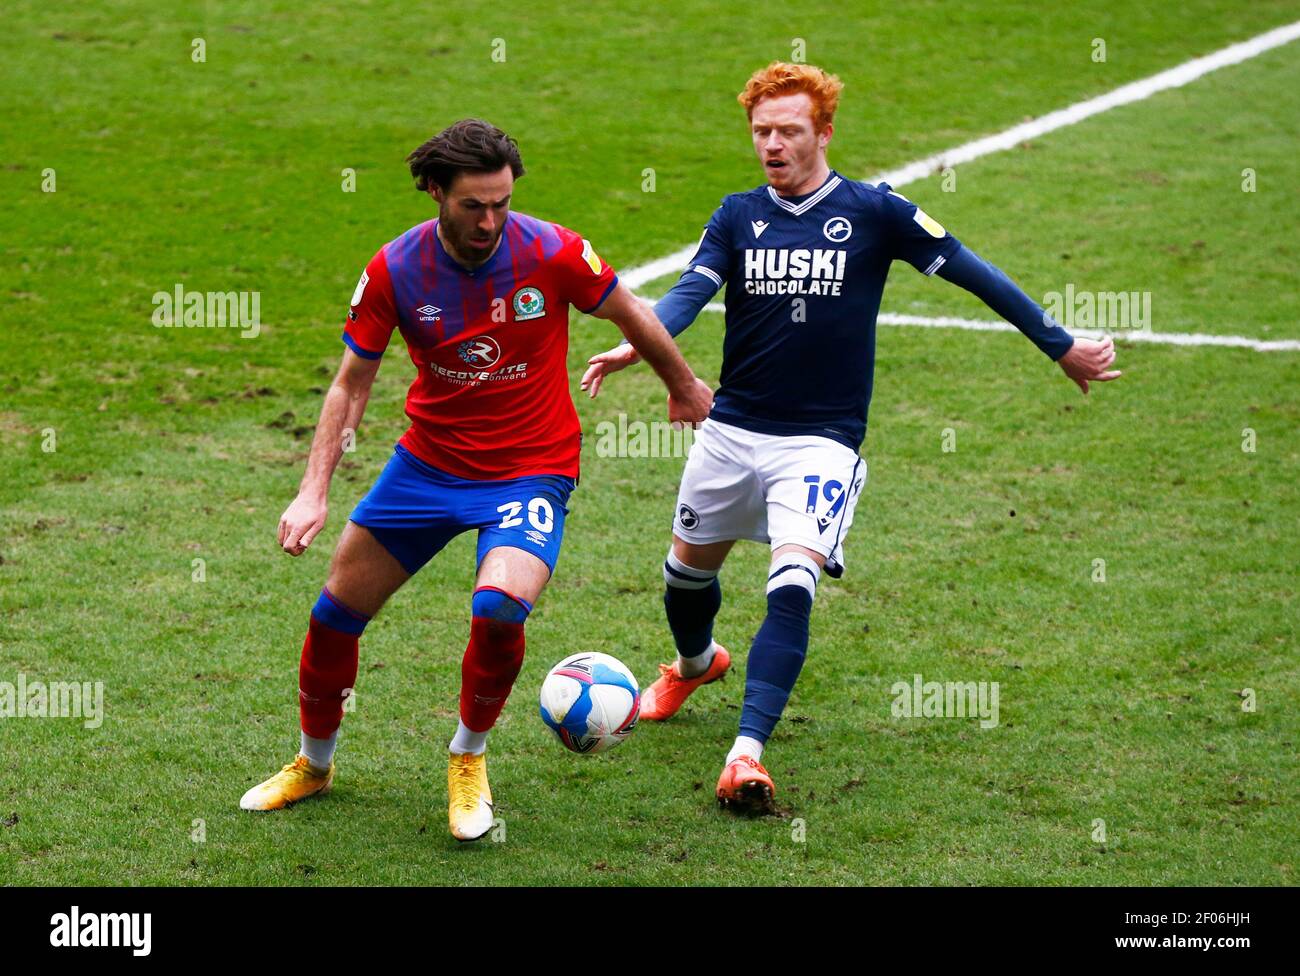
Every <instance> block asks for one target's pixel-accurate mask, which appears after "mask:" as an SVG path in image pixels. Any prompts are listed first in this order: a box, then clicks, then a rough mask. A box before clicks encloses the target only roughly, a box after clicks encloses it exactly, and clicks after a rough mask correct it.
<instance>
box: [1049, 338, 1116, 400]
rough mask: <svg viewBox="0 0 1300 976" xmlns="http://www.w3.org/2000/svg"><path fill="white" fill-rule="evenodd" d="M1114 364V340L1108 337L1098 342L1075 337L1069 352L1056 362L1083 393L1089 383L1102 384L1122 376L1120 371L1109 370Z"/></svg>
mask: <svg viewBox="0 0 1300 976" xmlns="http://www.w3.org/2000/svg"><path fill="white" fill-rule="evenodd" d="M1114 362H1115V340H1114V339H1112V338H1111V337H1110V336H1107V337H1106V338H1105V339H1103V340H1101V341H1100V342H1096V341H1094V340H1092V339H1082V338H1080V337H1078V336H1075V339H1074V345H1072V346H1071V347H1070V351H1069V352H1067V353H1066V354H1065V355H1064V356H1062V357H1061V358H1060V359H1058V360H1057V361H1056V363H1057V365H1058V366H1060V367H1061V369H1062V370H1064V371H1065V375H1066V376H1068V377H1070V379H1072V380H1074V382H1076V383H1078V384H1079V389H1081V390H1082V391H1083V392H1084V393H1087V392H1088V383H1089V381H1094V380H1095V381H1096V382H1098V383H1104V382H1106V381H1107V380H1113V379H1115V378H1116V377H1118V376H1121V375H1123V374H1122V373H1121V371H1120V370H1118V369H1111V368H1110V366H1111V364H1112V363H1114Z"/></svg>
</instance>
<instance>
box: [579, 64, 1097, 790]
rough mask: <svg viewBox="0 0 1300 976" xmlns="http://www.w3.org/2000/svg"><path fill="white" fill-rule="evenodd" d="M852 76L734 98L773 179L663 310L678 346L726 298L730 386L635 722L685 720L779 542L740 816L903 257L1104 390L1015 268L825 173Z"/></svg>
mask: <svg viewBox="0 0 1300 976" xmlns="http://www.w3.org/2000/svg"><path fill="white" fill-rule="evenodd" d="M842 87H843V86H842V84H841V83H840V81H839V79H838V78H836V77H835V76H833V75H827V74H826V73H825V72H824V71H822V70H821V69H820V68H816V67H813V66H811V65H798V64H784V63H781V62H774V63H773V64H771V65H768V66H767V67H766V68H764V69H762V70H760V71H758V72H756V73H755V74H754V75H753V77H751V78H750V79H749V82H748V84H747V85H746V86H745V90H744V91H743V92H741V94H740V96H739V100H740V103H741V105H743V106H744V108H745V111H746V113H747V115H748V117H749V123H750V133H751V136H752V139H753V143H754V150H755V152H756V153H757V155H758V158H759V162H760V163H761V164H762V166H763V172H764V175H765V176H766V177H767V181H766V183H765V184H764V185H762V186H760V187H758V188H756V189H753V190H749V191H748V192H745V193H733V194H731V195H730V196H728V197H726V198H725V199H723V201H722V206H720V207H719V208H718V209H717V211H716V212H715V213H714V214H713V216H712V218H711V219H710V220H709V223H708V226H707V227H706V228H705V230H704V234H703V236H702V237H701V238H700V243H699V246H698V248H697V250H696V252H695V255H694V257H692V259H691V262H690V264H689V265H688V266H687V268H686V270H685V271H684V272H683V273H682V276H681V278H680V279H679V280H678V281H677V283H676V284H675V285H674V286H673V288H672V290H671V291H670V292H669V293H668V294H667V295H666V296H664V298H663V299H662V300H661V301H660V302H659V303H658V304H657V305H656V306H655V312H656V313H657V314H658V316H659V318H660V320H661V321H662V322H663V323H664V325H665V326H667V328H668V331H669V332H671V333H672V334H673V335H678V334H680V333H681V332H682V330H684V329H685V328H686V327H687V326H688V325H690V324H691V323H692V322H693V321H694V320H695V318H696V316H697V315H699V313H700V311H701V310H702V309H703V308H704V307H705V305H707V304H708V302H709V300H710V299H711V298H713V296H714V295H715V294H716V293H717V291H718V289H720V288H722V287H724V286H725V288H726V337H725V339H724V340H723V358H722V376H721V383H720V386H719V388H718V390H717V392H716V394H715V398H714V402H713V410H712V412H711V413H710V415H709V418H708V420H706V421H705V422H704V424H703V425H702V426H701V428H700V430H699V432H698V435H697V437H696V439H695V443H694V445H693V446H692V448H691V452H690V456H689V458H688V460H687V462H686V467H685V470H684V471H683V473H682V483H681V489H680V492H679V494H678V498H677V508H676V513H675V516H674V521H673V542H672V548H671V549H670V550H669V553H668V557H667V560H666V561H665V563H664V579H665V582H666V588H665V593H664V607H665V610H666V612H667V616H668V626H669V629H670V630H671V631H672V635H673V640H674V642H675V644H676V646H677V660H676V661H675V662H674V663H673V664H671V665H667V664H665V665H660V672H661V674H660V677H659V679H658V680H657V681H656V682H655V683H654V684H653V685H652V686H651V687H650V688H649V689H647V691H646V693H645V694H644V696H643V697H642V700H641V717H642V718H644V719H648V720H650V721H662V720H665V719H668V718H670V717H672V715H674V714H675V713H676V712H677V710H678V709H679V708H680V707H681V705H682V703H683V702H685V700H686V698H687V697H688V696H689V695H690V694H691V693H692V692H693V691H694V690H695V689H696V688H698V687H700V686H701V685H703V684H707V683H708V682H711V681H715V680H717V679H718V678H720V677H721V676H722V675H723V674H724V673H725V672H726V671H727V669H728V668H729V667H730V663H731V662H730V656H729V654H728V652H727V651H726V649H725V648H723V647H722V646H721V645H720V644H718V643H717V642H716V641H714V639H713V619H714V617H715V616H716V614H717V612H718V609H719V607H720V606H721V603H722V590H721V586H720V585H719V582H718V571H719V570H720V569H721V567H722V564H723V561H724V560H725V559H726V557H727V554H728V553H729V552H730V551H731V548H732V546H734V545H735V543H736V542H737V541H738V540H740V539H749V540H753V541H756V542H762V543H766V544H767V545H769V546H770V547H771V550H772V561H771V565H770V568H769V575H768V581H767V616H766V618H765V619H764V621H763V624H762V626H761V627H760V628H759V631H758V634H757V635H756V636H755V638H754V642H753V644H752V645H751V647H750V651H749V660H748V665H747V668H746V675H745V701H744V706H743V708H742V711H741V715H740V730H739V735H738V736H737V738H736V740H735V743H734V744H733V746H732V748H731V751H730V752H729V753H728V755H727V758H726V761H725V763H724V767H723V770H722V775H721V777H720V778H719V780H718V786H717V797H718V800H719V802H720V803H721V804H723V805H724V806H728V807H732V808H735V809H744V810H749V809H765V808H768V807H769V806H770V805H771V801H772V797H773V795H774V792H775V787H774V785H773V783H772V778H771V776H770V774H769V773H768V772H767V770H766V769H764V768H763V766H762V764H761V762H760V760H761V758H762V754H763V746H764V744H765V743H766V742H767V739H768V737H769V736H770V735H771V734H772V730H773V728H774V727H775V726H776V723H777V721H778V719H779V718H780V717H781V713H782V711H783V710H784V709H785V705H786V701H787V700H788V699H789V697H790V692H791V690H792V689H793V688H794V684H795V680H796V679H797V678H798V676H799V671H800V669H801V668H802V666H803V662H804V658H805V656H806V654H807V650H808V621H809V616H810V614H811V612H812V604H813V597H814V595H815V594H816V588H817V584H818V582H819V580H820V577H821V574H822V571H823V570H825V571H826V573H827V574H829V575H830V576H832V577H838V576H840V575H841V574H842V573H843V570H844V552H843V545H844V539H845V536H846V535H847V533H848V530H849V527H850V526H851V524H852V522H853V511H854V507H855V505H856V503H857V500H858V495H859V493H860V492H861V490H862V486H863V484H864V482H865V481H866V475H867V470H866V462H865V461H863V459H862V458H861V457H859V455H858V449H859V447H860V446H861V444H862V441H863V438H864V436H865V434H866V425H867V408H868V406H869V404H870V401H871V387H872V373H873V370H874V366H875V345H876V316H877V314H878V312H879V310H880V296H881V292H882V291H883V290H884V286H885V278H886V276H887V275H888V273H889V269H890V266H891V265H892V263H893V262H894V261H895V260H902V261H906V262H907V263H908V264H910V265H911V266H912V267H914V268H915V269H916V270H917V271H919V272H921V273H922V274H924V275H927V276H930V275H937V276H938V277H940V278H943V279H945V280H947V281H950V282H952V283H953V284H955V285H959V286H960V287H962V288H965V289H966V290H967V291H969V292H971V293H972V294H974V295H976V296H977V297H979V298H980V299H982V300H983V301H984V302H985V303H986V304H987V305H988V306H989V307H990V308H992V309H993V310H994V311H995V312H997V313H998V314H999V315H1000V316H1002V317H1003V318H1004V319H1006V320H1007V321H1008V322H1010V323H1012V324H1013V325H1015V326H1016V327H1017V328H1018V329H1019V330H1020V331H1021V332H1023V333H1024V334H1025V336H1026V337H1028V338H1029V340H1030V341H1031V342H1033V343H1034V345H1036V346H1037V347H1038V348H1039V350H1040V351H1041V352H1043V353H1044V354H1045V355H1047V356H1048V357H1050V358H1051V359H1052V360H1054V361H1055V362H1056V363H1057V364H1059V365H1060V367H1061V369H1062V370H1063V371H1064V372H1065V374H1066V375H1067V376H1068V377H1069V378H1070V379H1072V380H1073V381H1074V382H1075V383H1077V384H1078V385H1079V387H1080V388H1081V389H1082V390H1083V392H1084V393H1087V392H1088V385H1089V383H1091V382H1094V381H1106V380H1112V379H1114V378H1115V377H1117V376H1119V375H1120V374H1119V371H1117V370H1112V369H1111V366H1112V364H1113V363H1114V360H1115V349H1114V344H1113V342H1112V341H1111V340H1110V339H1106V340H1104V341H1101V342H1094V341H1091V340H1088V339H1084V338H1081V337H1075V336H1071V335H1070V333H1068V332H1067V331H1066V330H1065V329H1063V328H1062V327H1061V326H1060V325H1058V324H1056V323H1055V322H1053V321H1052V319H1051V317H1050V316H1048V315H1047V314H1046V313H1045V312H1044V311H1043V309H1042V308H1041V307H1040V306H1039V305H1038V303H1036V302H1035V301H1034V300H1033V299H1031V298H1030V297H1029V296H1028V295H1026V294H1025V293H1024V292H1023V291H1021V290H1020V289H1019V288H1018V287H1017V286H1016V285H1015V284H1014V283H1013V282H1012V281H1011V280H1010V279H1009V278H1008V277H1007V276H1006V275H1005V274H1003V273H1002V272H1001V271H999V270H998V269H997V268H995V267H993V266H992V265H990V264H989V263H988V262H986V261H984V260H983V259H982V258H980V257H979V255H977V254H976V253H975V252H974V251H972V250H971V249H970V248H968V247H966V246H965V245H964V244H962V242H961V241H959V240H958V239H957V238H955V237H953V236H952V235H951V234H950V233H948V231H947V230H945V229H944V228H943V226H941V225H940V224H939V223H938V222H937V221H936V220H934V219H933V218H932V217H930V216H929V215H928V214H926V213H925V212H924V211H923V210H921V209H920V208H919V207H918V206H917V205H916V204H914V203H912V202H911V201H909V200H907V199H906V198H904V197H903V196H901V195H900V194H898V193H895V192H894V191H893V190H892V189H891V188H890V187H889V186H888V185H886V184H883V183H882V184H880V185H877V186H871V185H868V184H865V183H860V182H858V181H856V180H851V179H846V178H844V177H842V176H840V175H839V174H838V173H836V172H835V171H834V170H832V169H831V168H830V167H829V165H828V164H827V161H826V150H827V147H828V145H829V144H830V140H831V136H832V133H833V128H834V127H833V119H834V115H835V109H836V107H837V105H838V102H839V96H840V91H841V89H842ZM637 361H638V357H637V355H636V352H635V350H633V349H632V347H631V346H628V345H622V346H618V347H615V348H614V349H611V350H609V351H608V352H604V353H601V354H600V355H597V356H593V357H592V358H591V360H590V361H589V367H588V369H587V372H586V374H585V375H584V377H583V380H582V386H583V388H584V389H586V390H588V392H589V394H590V395H591V396H595V395H596V394H597V393H598V392H599V389H600V385H601V382H602V380H603V378H604V377H605V376H606V375H607V374H609V373H612V372H615V371H617V370H620V369H623V368H625V367H626V366H630V365H632V364H633V363H635V362H637Z"/></svg>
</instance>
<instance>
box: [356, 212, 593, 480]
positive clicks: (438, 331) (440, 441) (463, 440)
mask: <svg viewBox="0 0 1300 976" xmlns="http://www.w3.org/2000/svg"><path fill="white" fill-rule="evenodd" d="M437 224H438V222H437V220H430V221H427V222H425V223H423V224H419V225H417V226H415V227H412V228H411V229H410V230H408V231H407V232H406V233H405V234H403V235H401V236H400V237H398V238H397V239H396V240H393V241H391V242H389V243H388V244H385V245H384V247H383V248H381V249H380V251H379V253H378V254H376V255H375V256H374V258H373V259H371V261H370V263H369V264H368V265H366V270H365V272H364V273H363V274H362V276H361V280H360V281H359V282H358V283H357V288H356V291H355V292H354V293H353V295H352V303H351V308H350V310H349V312H348V321H347V324H346V325H345V326H344V330H343V341H344V342H346V343H347V344H348V346H350V347H351V348H352V350H353V351H354V352H355V353H356V354H357V355H359V356H364V357H366V358H368V359H375V358H378V357H379V356H381V355H383V353H384V350H385V349H386V348H387V346H388V341H389V338H390V337H391V336H392V333H393V330H394V329H397V330H399V331H400V332H401V333H402V338H403V339H404V340H405V341H406V348H407V350H408V352H409V353H410V356H411V362H413V363H414V364H415V367H416V370H417V374H416V377H415V382H413V383H412V384H411V388H410V390H409V391H408V393H407V396H406V414H407V416H408V417H410V418H411V426H410V428H409V429H408V430H407V431H406V433H405V434H403V435H402V439H401V443H402V444H403V445H404V446H405V447H406V449H407V450H408V451H410V452H411V453H412V454H414V455H416V457H418V458H420V459H421V460H423V461H425V462H426V463H428V464H431V465H433V466H434V467H435V468H439V469H441V470H443V471H446V472H448V473H449V474H453V475H456V476H457V477H461V478H471V479H477V480H503V479H506V478H520V477H524V476H525V475H534V474H560V475H567V476H569V477H573V478H576V477H577V475H578V453H579V445H580V439H581V434H580V430H579V426H578V414H577V411H576V410H575V409H574V406H573V399H572V397H571V396H570V393H569V375H568V369H567V364H566V358H567V355H568V347H569V306H570V305H575V306H577V308H578V309H579V310H580V311H583V312H591V311H593V310H595V309H596V308H597V307H599V306H600V304H601V303H602V302H603V301H604V300H605V298H606V296H608V295H609V293H610V292H611V291H612V290H613V289H614V286H615V284H617V282H618V277H617V275H616V274H615V273H614V269H613V268H611V267H610V266H609V265H608V264H606V263H605V262H604V261H603V260H601V258H600V257H599V256H597V254H596V253H595V251H594V250H593V249H592V246H591V244H590V243H589V242H588V241H586V240H584V239H583V238H582V237H581V236H579V235H578V234H576V233H574V232H573V231H571V230H569V229H567V228H565V227H561V226H559V225H558V224H552V223H548V222H547V221H544V220H538V219H536V218H535V217H530V216H528V215H527V214H522V213H511V214H510V215H509V216H508V218H507V219H506V224H505V228H504V230H503V231H502V236H501V243H500V245H499V246H498V247H497V249H496V252H495V253H494V254H493V255H492V257H491V258H489V259H488V260H487V262H486V263H485V264H483V265H482V266H480V267H478V268H476V269H474V270H472V271H471V270H468V269H466V268H465V267H463V266H462V265H460V264H458V263H457V262H456V261H455V260H454V259H453V258H452V257H451V256H450V255H449V254H448V253H447V251H446V249H445V248H444V247H443V246H442V242H441V241H440V240H439V238H438V235H437V233H436V228H437Z"/></svg>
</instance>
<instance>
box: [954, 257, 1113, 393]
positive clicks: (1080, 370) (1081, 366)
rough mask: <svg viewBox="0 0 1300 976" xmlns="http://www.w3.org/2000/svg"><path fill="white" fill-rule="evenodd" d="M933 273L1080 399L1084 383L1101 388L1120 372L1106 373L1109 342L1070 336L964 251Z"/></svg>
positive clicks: (1002, 277) (994, 271)
mask: <svg viewBox="0 0 1300 976" xmlns="http://www.w3.org/2000/svg"><path fill="white" fill-rule="evenodd" d="M937 273H938V275H939V277H940V278H943V279H944V280H945V281H951V282H952V283H953V284H954V285H960V286H961V287H962V288H965V289H966V290H967V291H968V292H970V293H971V294H972V295H974V296H975V297H976V298H978V299H980V300H981V301H982V302H984V304H985V305H987V306H988V307H989V308H991V309H993V311H995V312H997V313H998V314H999V315H1000V316H1002V317H1003V318H1004V319H1006V320H1007V321H1008V322H1010V323H1011V324H1012V325H1014V326H1015V327H1016V328H1017V329H1019V330H1020V331H1021V332H1023V333H1024V334H1025V335H1026V336H1028V337H1029V339H1030V341H1032V342H1033V343H1034V345H1036V346H1038V348H1039V349H1041V350H1042V351H1043V352H1044V353H1046V354H1047V355H1048V356H1050V357H1051V358H1052V359H1053V360H1054V361H1055V362H1056V363H1057V364H1058V365H1059V366H1060V367H1061V369H1062V371H1064V373H1065V375H1066V376H1068V377H1070V379H1072V380H1074V382H1075V383H1077V384H1078V385H1079V389H1081V390H1082V391H1083V392H1084V393H1087V392H1088V384H1089V382H1090V381H1096V382H1099V383H1101V382H1106V381H1107V380H1113V379H1115V378H1116V377H1118V376H1120V375H1121V373H1120V370H1117V369H1115V370H1112V369H1111V368H1110V367H1111V365H1112V364H1113V363H1114V362H1115V343H1114V341H1113V340H1112V339H1110V338H1109V337H1107V338H1105V339H1103V340H1101V341H1100V342H1098V341H1094V340H1092V339H1084V338H1082V337H1081V336H1072V335H1070V333H1069V332H1067V331H1065V329H1063V328H1062V327H1061V326H1059V325H1057V324H1056V323H1055V322H1053V321H1052V318H1051V316H1050V315H1048V314H1047V313H1046V312H1045V311H1043V309H1042V308H1041V307H1040V306H1039V305H1038V303H1037V302H1035V301H1034V300H1033V299H1032V298H1030V297H1029V296H1028V295H1026V294H1025V293H1024V292H1023V291H1021V290H1020V288H1018V287H1017V286H1016V283H1015V282H1014V281H1012V280H1011V279H1010V278H1008V277H1007V276H1006V275H1005V274H1003V273H1002V271H1001V270H999V269H998V268H996V267H994V266H993V265H991V264H989V263H988V262H987V261H985V260H984V259H983V258H981V257H980V256H979V255H978V254H976V253H975V252H974V251H972V250H971V249H970V248H968V247H966V246H965V245H962V246H960V247H959V248H958V250H957V252H956V253H955V254H953V255H952V257H950V258H949V259H948V260H947V261H946V262H945V263H944V264H943V266H942V267H940V268H939V271H938V272H937Z"/></svg>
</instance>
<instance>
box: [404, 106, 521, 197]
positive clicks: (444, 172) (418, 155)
mask: <svg viewBox="0 0 1300 976" xmlns="http://www.w3.org/2000/svg"><path fill="white" fill-rule="evenodd" d="M406 162H407V164H408V165H409V166H410V167H411V175H412V176H414V177H415V188H416V189H417V190H420V191H421V192H426V191H428V189H429V187H430V185H437V186H439V187H441V188H442V189H443V190H446V189H448V188H449V187H450V186H451V183H452V181H453V180H454V179H455V178H456V174H458V173H461V172H466V171H467V172H471V173H495V172H496V171H497V170H499V169H501V167H503V166H509V167H510V172H511V173H512V174H514V177H515V179H519V177H521V176H523V175H524V161H523V159H522V158H521V157H520V155H519V146H517V145H516V144H515V141H514V140H513V139H511V138H510V137H509V136H508V135H506V134H505V133H504V132H502V131H501V130H500V129H498V128H497V127H496V126H495V125H492V124H491V123H489V122H484V121H483V120H482V119H461V120H460V121H459V122H456V123H454V124H452V125H449V126H447V128H445V129H443V130H442V131H441V132H439V133H438V134H437V135H436V136H434V137H433V138H432V139H430V140H429V141H428V142H426V143H425V144H424V145H422V146H420V148H418V149H416V150H415V151H414V152H412V153H411V155H409V156H407V157H406Z"/></svg>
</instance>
